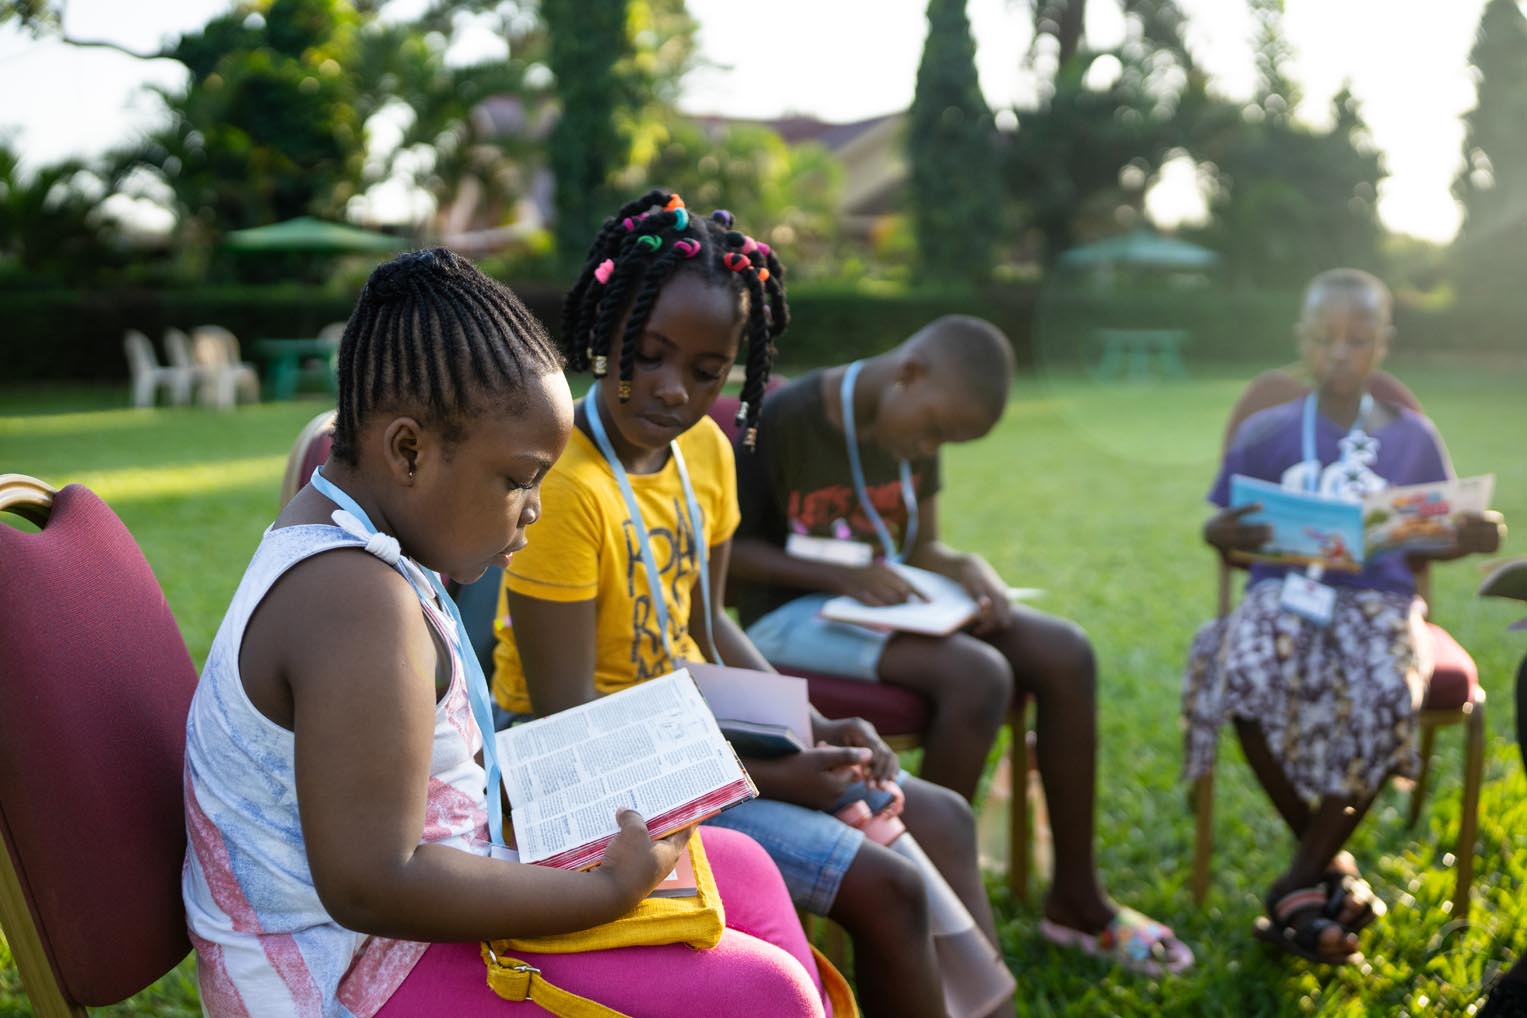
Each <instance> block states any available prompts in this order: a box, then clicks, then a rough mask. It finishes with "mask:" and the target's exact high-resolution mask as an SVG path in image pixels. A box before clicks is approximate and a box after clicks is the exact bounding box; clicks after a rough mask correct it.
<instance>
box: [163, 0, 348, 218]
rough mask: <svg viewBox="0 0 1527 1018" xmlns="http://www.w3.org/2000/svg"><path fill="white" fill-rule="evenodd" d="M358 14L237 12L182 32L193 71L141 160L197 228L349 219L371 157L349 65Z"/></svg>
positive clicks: (289, 9)
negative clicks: (300, 218) (348, 204)
mask: <svg viewBox="0 0 1527 1018" xmlns="http://www.w3.org/2000/svg"><path fill="white" fill-rule="evenodd" d="M359 28H360V20H359V16H358V15H357V14H356V12H355V9H354V8H353V7H352V5H350V4H348V3H344V2H342V0H272V2H271V3H269V5H268V6H265V7H264V9H263V10H258V9H255V8H254V7H252V6H250V7H244V6H241V7H236V8H234V9H232V10H231V11H230V12H229V13H228V14H225V15H222V16H220V17H217V18H214V19H213V20H212V21H210V22H208V24H207V25H206V26H205V27H204V28H202V29H201V30H200V31H198V32H191V33H187V34H186V35H184V36H182V37H181V39H180V40H179V42H178V43H177V44H176V45H175V47H174V49H173V51H172V52H173V54H174V56H175V58H176V59H178V60H179V61H180V62H181V63H182V64H184V65H185V67H186V69H187V70H188V71H189V72H190V73H189V78H188V80H187V83H186V85H185V87H184V88H183V89H166V90H162V91H161V92H160V94H161V96H162V97H163V100H164V104H165V107H166V109H167V110H168V111H169V113H170V114H171V117H170V122H169V124H168V126H166V127H165V128H163V129H161V130H158V131H155V132H152V133H151V134H150V135H149V138H148V142H147V144H146V145H144V146H143V147H142V148H141V149H140V151H139V152H138V153H137V158H138V161H139V162H141V163H143V164H146V165H148V166H151V167H153V168H154V169H156V170H157V171H158V172H159V173H160V174H161V175H162V176H163V178H164V181H165V183H166V184H167V185H168V186H169V188H170V189H171V190H172V191H173V192H174V194H175V197H176V204H177V205H178V206H179V208H180V210H181V212H182V215H183V217H184V219H185V222H186V225H191V224H194V225H195V228H196V230H197V232H200V233H203V234H205V235H208V236H216V235H218V234H220V233H222V232H224V231H227V230H233V229H239V228H242V227H247V226H257V225H260V224H262V223H269V222H275V221H279V220H282V219H289V218H291V217H293V216H299V215H316V216H324V217H329V218H339V217H341V216H342V215H343V212H344V207H345V203H346V202H347V201H348V200H349V199H350V198H351V197H352V196H353V195H355V194H356V193H358V191H359V189H360V187H361V183H362V172H363V168H364V161H365V151H366V149H365V146H366V133H365V119H364V112H365V103H364V102H363V89H361V88H360V87H359V84H358V82H357V81H356V79H355V77H354V76H353V75H352V74H348V73H346V71H345V67H346V66H348V65H350V64H352V63H353V61H354V59H355V54H356V48H355V44H356V33H357V31H358V29H359Z"/></svg>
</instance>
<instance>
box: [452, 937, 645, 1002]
mask: <svg viewBox="0 0 1527 1018" xmlns="http://www.w3.org/2000/svg"><path fill="white" fill-rule="evenodd" d="M482 960H483V962H484V963H485V964H486V965H487V966H488V986H489V987H491V988H492V990H493V992H494V993H496V994H498V995H499V996H500V997H503V998H504V999H505V1000H515V1001H519V1000H529V1001H532V1002H534V1003H535V1004H536V1005H538V1006H539V1007H541V1008H543V1009H545V1010H547V1011H550V1012H551V1013H552V1014H554V1015H556V1016H557V1018H630V1016H629V1015H626V1014H623V1013H622V1012H620V1011H617V1010H615V1009H614V1008H610V1007H605V1006H604V1005H603V1004H601V1003H599V1002H598V1001H594V1000H589V999H588V998H587V997H580V996H578V995H577V994H576V993H573V992H571V991H569V990H564V989H562V987H560V986H557V985H556V984H555V983H552V982H551V981H550V980H548V979H547V978H546V977H545V976H543V975H541V970H540V969H538V968H536V967H535V966H534V965H527V964H525V963H524V962H522V961H520V960H519V959H518V958H508V957H505V958H500V957H499V956H498V955H496V954H494V953H493V949H492V948H490V947H489V946H488V945H487V944H483V946H482Z"/></svg>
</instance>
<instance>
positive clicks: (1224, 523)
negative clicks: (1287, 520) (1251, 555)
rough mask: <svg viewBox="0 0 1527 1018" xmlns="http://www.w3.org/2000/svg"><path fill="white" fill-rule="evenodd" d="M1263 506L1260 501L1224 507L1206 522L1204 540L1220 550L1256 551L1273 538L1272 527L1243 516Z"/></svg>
mask: <svg viewBox="0 0 1527 1018" xmlns="http://www.w3.org/2000/svg"><path fill="white" fill-rule="evenodd" d="M1261 508H1262V504H1261V503H1260V502H1253V503H1251V504H1250V505H1243V506H1236V507H1235V508H1234V509H1222V510H1220V511H1219V512H1218V513H1216V514H1214V515H1213V516H1211V517H1210V518H1209V522H1208V523H1205V524H1204V540H1205V541H1207V542H1208V543H1209V544H1211V545H1213V546H1214V547H1216V548H1218V549H1219V550H1220V551H1255V550H1256V549H1257V548H1260V547H1262V545H1264V544H1266V543H1267V542H1268V541H1270V540H1272V527H1270V526H1268V525H1267V524H1265V523H1245V522H1243V521H1242V518H1243V517H1245V516H1246V515H1248V514H1250V513H1254V512H1256V511H1257V510H1259V509H1261Z"/></svg>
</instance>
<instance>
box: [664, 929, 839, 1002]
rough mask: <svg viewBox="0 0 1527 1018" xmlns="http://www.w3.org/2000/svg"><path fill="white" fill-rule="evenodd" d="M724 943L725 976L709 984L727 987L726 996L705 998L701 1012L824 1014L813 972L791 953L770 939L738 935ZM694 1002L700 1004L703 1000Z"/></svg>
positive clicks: (707, 986) (700, 993) (725, 940)
mask: <svg viewBox="0 0 1527 1018" xmlns="http://www.w3.org/2000/svg"><path fill="white" fill-rule="evenodd" d="M723 946H724V947H725V949H726V952H727V954H726V957H725V962H726V965H725V976H724V979H721V980H713V981H707V982H706V984H705V987H706V989H713V988H716V987H723V988H724V997H723V999H715V1000H708V1001H704V1004H705V1006H702V1007H700V1009H699V1010H698V1012H697V1013H701V1014H720V1013H723V1012H724V1013H727V1014H731V1015H735V1016H737V1018H748V1016H753V1015H757V1016H759V1018H764V1016H768V1018H774V1016H776V1015H789V1016H791V1018H795V1016H800V1018H817V1016H820V1015H822V1014H823V1013H824V1012H823V1008H822V998H821V995H820V992H819V991H818V989H817V986H816V983H815V981H814V980H813V979H812V977H811V973H809V972H807V971H806V969H805V968H804V967H803V965H802V963H801V962H800V961H799V960H797V959H796V958H795V957H793V956H791V955H790V954H789V953H788V952H786V951H783V950H781V949H780V948H778V947H777V946H775V945H773V944H770V943H768V942H767V941H764V940H759V939H757V938H755V937H746V936H744V937H737V936H736V935H735V934H733V935H732V936H730V937H724V938H723ZM704 992H705V991H703V990H702V991H700V992H699V993H697V998H703V996H704ZM691 1002H692V1003H694V1004H700V1003H702V1000H701V999H692V1001H691ZM712 1009H714V1010H712Z"/></svg>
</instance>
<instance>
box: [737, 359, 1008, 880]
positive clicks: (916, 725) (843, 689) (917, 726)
mask: <svg viewBox="0 0 1527 1018" xmlns="http://www.w3.org/2000/svg"><path fill="white" fill-rule="evenodd" d="M780 384H782V382H781V380H779V379H772V380H771V381H770V383H769V388H768V390H767V391H773V390H774V389H776V388H778V387H779V385H780ZM739 403H740V400H739V398H738V397H736V396H721V397H719V398H718V399H717V400H716V402H715V403H714V404H713V405H712V406H711V409H710V416H711V419H712V420H714V421H715V422H716V423H717V424H718V425H720V427H721V430H722V432H724V433H725V434H726V436H727V438H729V439H731V440H732V441H733V442H736V440H737V423H736V417H737V408H738V405H739ZM738 455H746V454H745V453H738ZM789 672H790V674H792V675H798V676H800V677H801V678H803V679H805V680H806V688H807V695H808V697H809V698H810V700H811V703H812V705H813V706H814V707H816V709H817V710H819V711H821V712H822V715H823V716H824V717H828V718H845V717H860V718H864V719H865V720H866V721H868V722H870V723H871V724H873V725H874V726H875V729H876V731H878V732H879V733H880V734H881V736H882V737H883V738H884V739H885V741H886V743H887V744H888V745H890V746H891V748H893V749H895V750H897V751H901V750H906V749H916V748H917V747H918V746H920V745H922V739H923V733H924V732H925V731H927V729H928V722H929V704H928V700H927V698H926V697H924V696H923V695H922V694H921V693H914V692H913V691H912V690H910V689H903V688H901V687H900V686H888V685H885V684H884V683H879V682H864V681H863V680H861V679H849V678H844V677H843V676H841V675H832V674H829V673H827V672H815V671H808V670H804V669H800V668H792V669H789ZM1009 721H1010V725H1011V728H1012V735H1013V738H1012V743H1011V752H1010V755H1009V760H1008V764H1009V766H1010V768H1011V770H1010V771H1009V773H1010V775H1011V783H1012V792H1011V794H1012V800H1011V801H1010V803H1009V805H1008V817H1009V829H1008V838H1009V847H1008V852H1009V855H1010V858H1009V860H1008V867H1007V882H1008V887H1009V889H1010V890H1011V891H1012V893H1013V895H1014V897H1016V898H1018V899H1019V900H1020V901H1026V900H1028V893H1029V867H1030V865H1031V858H1030V857H1031V846H1030V840H1029V824H1030V817H1029V802H1028V797H1027V794H1026V792H1027V789H1028V787H1029V781H1028V780H1027V772H1028V771H1029V770H1030V769H1033V767H1034V766H1035V763H1034V756H1033V753H1032V752H1031V750H1030V746H1029V731H1028V701H1027V699H1024V700H1021V701H1019V702H1018V703H1016V704H1014V706H1013V709H1012V711H1011V714H1010V716H1009ZM1019 747H1022V748H1021V749H1020V748H1019ZM1020 753H1021V754H1022V755H1021V756H1020V755H1019V754H1020ZM1019 760H1022V761H1024V762H1025V765H1024V766H1022V767H1020V766H1018V765H1017V761H1019Z"/></svg>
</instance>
